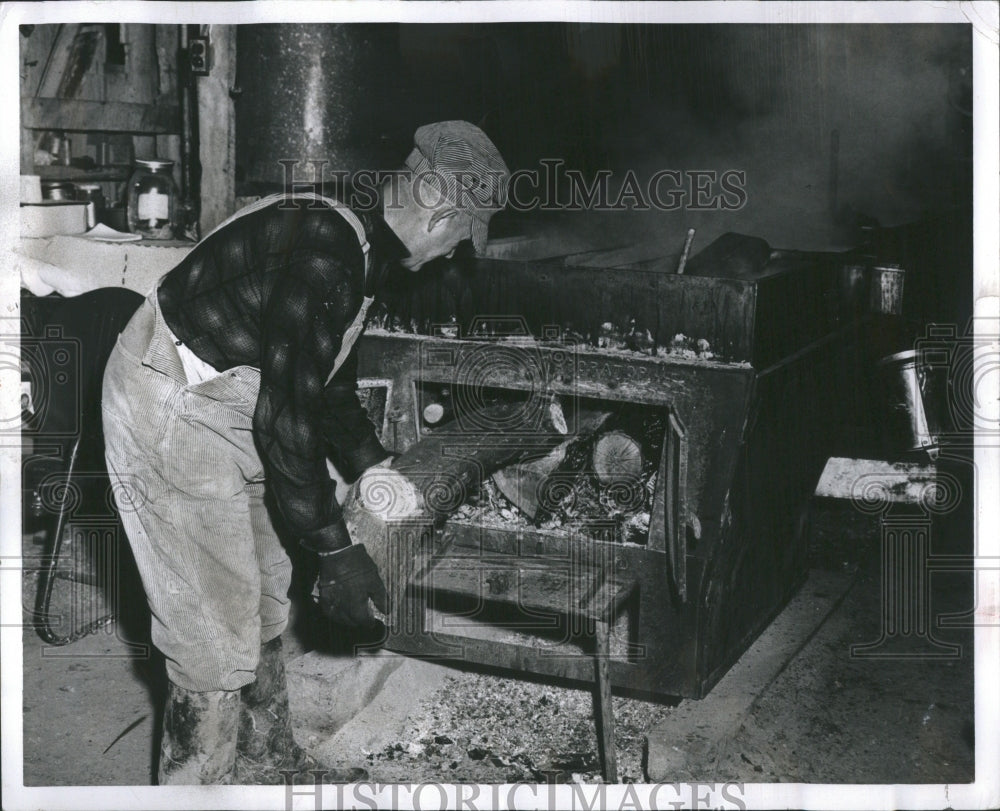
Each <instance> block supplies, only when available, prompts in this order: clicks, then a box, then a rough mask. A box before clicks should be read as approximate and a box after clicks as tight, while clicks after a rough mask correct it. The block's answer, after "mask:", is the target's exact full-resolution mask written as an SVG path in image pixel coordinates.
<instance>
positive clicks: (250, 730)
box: [236, 636, 368, 785]
mask: <svg viewBox="0 0 1000 811" xmlns="http://www.w3.org/2000/svg"><path fill="white" fill-rule="evenodd" d="M281 648H282V646H281V637H280V636H279V637H276V638H274V639H272V640H270V641H269V642H265V643H264V644H263V645H261V648H260V661H259V663H258V664H257V670H256V676H257V678H256V681H254V682H251V683H250V684H248V685H247V686H246V687H244V688H243V690H242V695H241V698H242V702H241V710H240V725H239V734H238V736H237V743H236V781H237V782H238V783H240V784H241V785H285V784H286V783H288V782H294V783H299V782H310V783H312V782H314V781H313V775H312V774H309V775H307V774H306V772H322V775H321V782H324V783H354V782H358V781H360V780H364V779H366V778H367V777H368V773H367V772H366V771H365V770H364V769H360V768H357V769H332V768H326V767H324V766H323V765H321V764H320V763H319V762H317V761H316V759H315V758H313V757H312V756H311V755H310V754H308V753H307V752H306V751H305V750H304V749H303V748H302V747H301V746H299V745H298V744H297V743H296V742H295V738H294V736H293V735H292V719H291V713H290V711H289V708H288V684H287V681H286V678H285V661H284V658H283V656H282V650H281ZM289 772H292V773H295V774H289Z"/></svg>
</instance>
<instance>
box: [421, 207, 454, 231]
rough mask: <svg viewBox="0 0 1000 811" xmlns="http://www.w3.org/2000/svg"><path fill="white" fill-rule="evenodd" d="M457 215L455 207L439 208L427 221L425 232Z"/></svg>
mask: <svg viewBox="0 0 1000 811" xmlns="http://www.w3.org/2000/svg"><path fill="white" fill-rule="evenodd" d="M457 215H458V211H457V209H454V208H439V209H438V210H437V211H435V212H434V213H433V214H431V218H430V219H429V220H428V221H427V233H430V232H431V231H433V230H434V229H435V228H437V226H438V225H439V224H441V223H445V222H447V221H448V220H450V219H451V218H452V217H455V216H457Z"/></svg>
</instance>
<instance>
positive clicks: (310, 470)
mask: <svg viewBox="0 0 1000 811" xmlns="http://www.w3.org/2000/svg"><path fill="white" fill-rule="evenodd" d="M334 216H339V215H334ZM347 230H348V231H349V233H347V234H344V233H343V229H337V228H332V229H330V228H327V229H326V230H325V231H323V230H320V231H319V232H318V233H310V232H309V230H308V229H306V233H305V234H304V235H300V236H299V238H297V239H296V240H294V243H293V244H292V246H291V247H290V248H289V249H288V250H286V251H284V252H283V253H282V255H281V257H280V264H281V267H280V268H277V269H276V271H277V272H275V273H274V274H273V276H274V278H275V279H276V281H275V282H274V286H273V288H272V289H271V291H270V293H269V295H268V297H267V302H266V305H265V311H264V314H263V318H262V335H261V350H262V357H261V384H260V394H259V396H258V399H257V409H256V413H255V415H254V430H255V434H256V437H257V440H258V444H259V448H260V453H261V459H262V461H263V462H264V467H265V473H266V476H267V482H268V489H269V490H270V491H271V493H272V495H273V496H274V499H275V502H276V504H277V506H278V508H279V510H280V512H281V514H282V516H283V518H284V519H285V521H286V522H287V523H288V525H289V528H290V529H291V530H292V532H294V533H295V535H296V536H298V537H299V538H300V539H302V540H304V541H305V542H306V544H307V545H309V546H312V547H313V548H338V547H341V546H345V545H347V544H349V543H350V538H349V536H348V535H347V530H346V528H345V527H344V523H343V518H342V514H341V509H340V505H339V504H337V500H336V498H335V495H334V492H335V487H334V484H333V482H332V481H331V479H330V476H329V473H328V471H327V469H326V454H327V439H328V437H329V436H330V434H331V432H332V434H333V436H334V437H336V438H337V441H339V442H341V443H342V444H343V445H344V447H345V448H347V449H348V450H349V451H350V450H351V449H352V448H353V447H354V445H355V444H356V443H357V441H358V440H357V439H356V438H354V436H353V435H351V436H346V437H342V435H344V434H349V433H351V432H352V430H353V429H354V427H355V426H360V425H361V421H362V420H364V422H368V421H367V418H366V417H365V414H364V411H363V409H362V408H361V406H360V404H359V403H358V398H357V394H356V393H355V392H354V390H353V386H352V385H351V384H350V383H348V381H346V379H342V380H341V383H340V388H339V389H338V394H337V395H335V396H332V397H331V396H330V395H329V394H328V392H327V389H328V388H329V387H326V386H325V382H326V378H327V376H328V375H329V373H330V370H331V369H332V368H333V363H334V359H335V358H336V356H337V353H338V351H339V350H340V344H341V339H342V337H343V334H344V331H345V329H346V327H347V326H348V324H349V323H350V321H351V320H353V318H354V315H355V311H356V310H357V299H358V298H359V297H358V296H356V295H354V294H352V290H351V284H350V281H351V279H352V277H354V276H356V275H357V268H358V264H359V263H363V261H364V259H363V255H362V253H361V249H360V247H359V246H358V243H357V239H356V237H355V236H354V234H353V231H350V229H347ZM330 231H332V233H328V232H330ZM345 377H346V376H345ZM348 387H350V388H351V391H350V396H349V395H348V394H347V393H346V389H347V388H348ZM368 426H369V430H373V429H372V428H371V423H368ZM376 441H377V440H376ZM380 447H381V446H380Z"/></svg>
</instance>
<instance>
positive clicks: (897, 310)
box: [868, 265, 906, 315]
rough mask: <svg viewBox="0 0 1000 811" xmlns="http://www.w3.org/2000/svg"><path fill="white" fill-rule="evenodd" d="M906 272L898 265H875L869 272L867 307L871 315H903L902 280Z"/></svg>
mask: <svg viewBox="0 0 1000 811" xmlns="http://www.w3.org/2000/svg"><path fill="white" fill-rule="evenodd" d="M905 277H906V271H905V270H903V269H902V268H901V267H899V265H876V266H875V267H873V268H872V270H871V281H870V287H869V301H868V303H869V307H870V308H871V311H872V312H873V313H881V314H883V315H902V314H903V280H904V278H905Z"/></svg>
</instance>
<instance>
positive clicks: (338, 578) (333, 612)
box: [316, 544, 388, 628]
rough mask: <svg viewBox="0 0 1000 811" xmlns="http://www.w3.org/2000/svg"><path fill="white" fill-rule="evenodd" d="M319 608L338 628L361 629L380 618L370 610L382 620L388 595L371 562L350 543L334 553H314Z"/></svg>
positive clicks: (366, 554)
mask: <svg viewBox="0 0 1000 811" xmlns="http://www.w3.org/2000/svg"><path fill="white" fill-rule="evenodd" d="M317 554H318V555H319V580H318V581H317V584H316V585H317V588H318V591H319V606H320V608H321V609H322V610H323V613H324V614H325V615H326V616H327V618H328V619H330V620H331V621H332V622H335V623H337V624H339V625H347V626H353V627H359V628H360V627H364V626H369V625H372V624H373V623H374V622H375V621H376V620H378V619H380V617H378V616H377V615H376V614H375V613H374V612H373V611H372V609H371V606H370V605H369V600H371V603H372V604H373V605H374V607H375V609H376V610H377V611H378V612H380V613H381V615H382V617H385V615H386V612H387V611H388V596H387V594H386V591H385V584H384V583H383V582H382V578H381V577H380V576H379V573H378V569H377V568H376V566H375V563H374V562H373V561H372V559H371V558H370V557H369V556H368V551H367V550H366V549H365V547H364V546H363V545H361V544H352V545H351V546H348V547H347V548H346V549H341V550H339V551H337V552H318V553H317Z"/></svg>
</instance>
